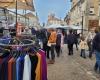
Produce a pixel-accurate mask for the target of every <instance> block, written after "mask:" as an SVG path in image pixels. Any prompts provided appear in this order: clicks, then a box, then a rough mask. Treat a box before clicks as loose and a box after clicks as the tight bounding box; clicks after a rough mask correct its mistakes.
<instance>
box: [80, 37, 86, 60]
mask: <svg viewBox="0 0 100 80" xmlns="http://www.w3.org/2000/svg"><path fill="white" fill-rule="evenodd" d="M79 48H80V50H81V53H80V56H81V57H83V58H86V54H85V51H86V49H87V42H86V41H85V38H84V37H83V36H82V37H81V42H80V44H79Z"/></svg>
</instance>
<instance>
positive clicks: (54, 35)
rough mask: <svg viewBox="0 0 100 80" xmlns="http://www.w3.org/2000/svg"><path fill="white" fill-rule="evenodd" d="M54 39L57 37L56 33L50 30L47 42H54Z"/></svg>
mask: <svg viewBox="0 0 100 80" xmlns="http://www.w3.org/2000/svg"><path fill="white" fill-rule="evenodd" d="M56 39H57V33H56V32H51V34H50V37H49V40H48V42H49V43H56Z"/></svg>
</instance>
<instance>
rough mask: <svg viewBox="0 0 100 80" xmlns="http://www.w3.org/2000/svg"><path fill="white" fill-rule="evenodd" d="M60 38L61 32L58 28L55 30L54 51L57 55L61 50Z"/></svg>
mask: <svg viewBox="0 0 100 80" xmlns="http://www.w3.org/2000/svg"><path fill="white" fill-rule="evenodd" d="M61 38H62V32H61V30H60V29H58V31H57V39H56V46H55V49H56V53H57V57H59V56H60V52H61Z"/></svg>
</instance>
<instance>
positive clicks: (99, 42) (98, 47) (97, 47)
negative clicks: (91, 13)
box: [92, 31, 100, 73]
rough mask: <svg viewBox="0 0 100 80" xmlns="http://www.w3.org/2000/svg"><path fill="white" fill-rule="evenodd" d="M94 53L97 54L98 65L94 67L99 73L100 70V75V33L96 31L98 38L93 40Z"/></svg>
mask: <svg viewBox="0 0 100 80" xmlns="http://www.w3.org/2000/svg"><path fill="white" fill-rule="evenodd" d="M92 48H93V51H94V52H95V54H96V63H95V66H94V70H95V71H96V72H97V70H98V69H99V73H100V32H99V33H98V31H96V36H95V37H94V39H93V45H92Z"/></svg>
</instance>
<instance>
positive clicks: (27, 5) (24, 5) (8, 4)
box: [0, 0, 35, 11]
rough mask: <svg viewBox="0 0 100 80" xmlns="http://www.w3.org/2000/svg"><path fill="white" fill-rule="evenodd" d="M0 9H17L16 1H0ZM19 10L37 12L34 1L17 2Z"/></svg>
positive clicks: (18, 0)
mask: <svg viewBox="0 0 100 80" xmlns="http://www.w3.org/2000/svg"><path fill="white" fill-rule="evenodd" d="M0 7H5V8H9V9H15V8H16V1H15V0H0ZM17 9H24V10H31V11H35V9H34V6H33V0H17Z"/></svg>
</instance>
